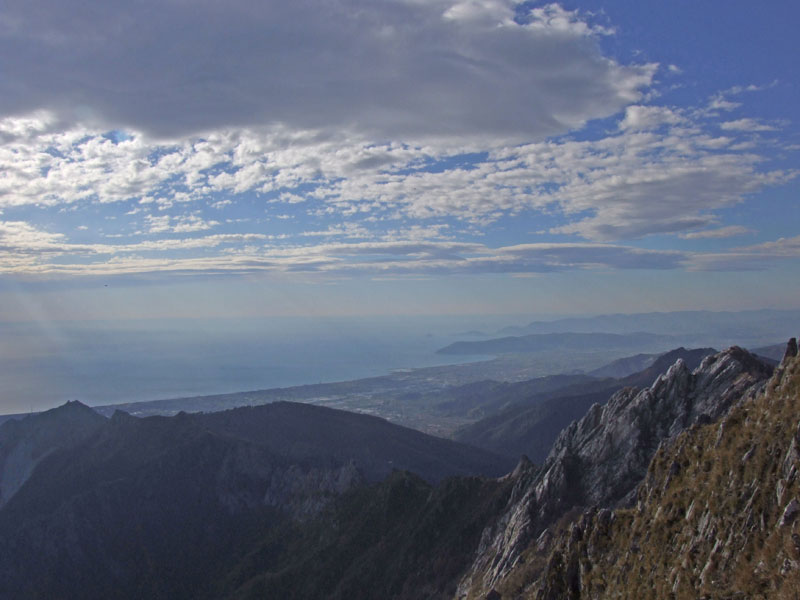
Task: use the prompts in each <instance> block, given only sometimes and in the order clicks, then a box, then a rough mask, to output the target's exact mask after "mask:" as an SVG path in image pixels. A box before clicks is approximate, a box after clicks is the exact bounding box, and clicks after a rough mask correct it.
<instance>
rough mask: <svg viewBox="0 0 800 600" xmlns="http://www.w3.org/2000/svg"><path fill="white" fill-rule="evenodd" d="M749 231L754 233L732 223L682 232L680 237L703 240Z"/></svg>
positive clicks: (732, 235) (743, 233)
mask: <svg viewBox="0 0 800 600" xmlns="http://www.w3.org/2000/svg"><path fill="white" fill-rule="evenodd" d="M748 233H753V230H752V229H748V228H747V227H742V226H741V225H730V226H728V227H717V228H715V229H704V230H702V231H690V232H689V233H682V234H681V236H680V237H682V238H683V239H685V240H702V239H719V238H729V237H734V236H737V235H745V234H748Z"/></svg>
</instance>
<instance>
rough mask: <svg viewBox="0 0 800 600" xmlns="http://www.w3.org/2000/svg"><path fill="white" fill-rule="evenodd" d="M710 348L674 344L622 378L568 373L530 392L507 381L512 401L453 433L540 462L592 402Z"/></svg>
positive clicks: (696, 359)
mask: <svg viewBox="0 0 800 600" xmlns="http://www.w3.org/2000/svg"><path fill="white" fill-rule="evenodd" d="M714 352H716V351H715V350H714V349H713V348H696V349H692V350H687V349H685V348H677V349H675V350H671V351H670V352H667V353H665V354H661V355H659V356H658V357H656V358H655V359H654V360H653V361H651V364H650V366H648V367H647V368H645V369H644V370H642V371H639V372H637V373H633V374H632V375H629V376H627V377H625V378H622V379H609V378H607V379H601V380H596V379H588V378H586V379H585V380H577V379H575V378H573V379H572V380H570V379H568V377H569V376H563V377H564V379H562V381H565V382H566V381H572V383H570V384H568V385H564V386H563V387H554V388H553V389H549V390H546V391H544V392H539V393H534V394H531V395H529V396H528V395H526V392H528V389H526V388H524V387H522V384H510V385H509V387H510V389H511V390H513V391H514V392H516V394H517V395H516V397H515V399H514V400H513V401H509V402H508V404H510V406H508V407H507V408H505V410H502V411H500V412H498V413H497V414H494V415H490V416H488V417H486V418H484V419H481V420H480V421H477V422H476V423H473V424H472V425H468V426H467V427H464V428H462V429H460V430H459V431H457V432H456V433H455V435H454V436H453V437H454V439H457V440H459V441H461V442H464V443H467V444H472V445H474V446H478V447H481V448H485V449H486V450H491V451H493V452H497V453H501V454H506V455H508V456H514V457H519V456H521V455H526V456H527V457H528V458H530V459H531V460H532V461H533V462H535V463H540V462H542V461H543V460H544V459H545V458H546V457H547V454H548V452H550V448H551V447H552V445H553V443H554V442H555V440H556V438H557V437H558V434H559V432H560V431H561V430H562V429H564V428H565V427H567V426H568V425H569V424H570V423H571V422H572V421H574V420H576V419H580V418H581V417H583V415H585V414H586V412H587V411H588V410H589V408H590V407H591V406H592V405H593V404H598V403H599V404H604V403H605V402H606V401H607V400H608V399H609V398H610V397H611V395H612V394H614V393H615V392H617V391H619V390H621V389H622V388H625V387H631V386H635V387H647V386H650V385H651V384H652V383H653V381H655V380H656V378H657V377H658V376H659V375H661V374H662V373H665V372H666V371H667V370H668V369H669V367H670V366H672V364H674V363H675V361H677V360H678V359H681V360H683V362H684V363H685V364H686V366H687V368H688V369H690V370H691V369H695V368H697V367H698V366H699V365H700V362H701V361H702V359H703V358H705V357H706V356H708V355H709V354H713V353H714ZM544 379H546V378H544ZM534 381H536V380H534ZM510 395H511V394H510V393H507V394H506V396H507V397H508V396H510Z"/></svg>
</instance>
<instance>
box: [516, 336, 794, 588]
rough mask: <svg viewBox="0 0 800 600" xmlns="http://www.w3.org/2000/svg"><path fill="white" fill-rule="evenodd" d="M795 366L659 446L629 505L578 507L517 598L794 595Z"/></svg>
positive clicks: (788, 362)
mask: <svg viewBox="0 0 800 600" xmlns="http://www.w3.org/2000/svg"><path fill="white" fill-rule="evenodd" d="M798 471H800V360H798V358H797V345H796V343H795V341H794V339H793V340H792V341H791V342H790V344H789V347H788V349H787V352H786V355H785V357H784V359H783V361H782V363H781V365H780V366H779V368H778V369H777V370H776V372H775V374H774V376H773V377H772V378H771V379H770V380H769V382H768V383H767V385H766V389H765V392H764V393H763V394H761V395H759V396H758V397H756V398H750V399H745V400H744V401H743V402H741V403H739V404H737V405H736V406H735V407H734V408H733V409H732V410H731V412H730V413H729V414H728V415H727V416H726V417H724V418H723V419H722V420H721V422H719V423H714V424H707V425H696V426H693V427H692V428H690V429H689V430H688V431H686V432H685V433H683V434H682V435H681V436H679V437H678V438H677V440H676V441H675V442H674V443H671V444H664V445H662V447H661V448H660V449H659V451H658V452H657V454H656V456H655V458H654V459H653V461H652V463H651V465H650V468H649V470H648V472H647V476H646V478H645V480H644V482H643V483H642V485H640V486H639V488H638V493H637V502H636V506H635V507H634V508H630V509H620V510H597V509H592V510H590V511H588V512H586V513H585V514H584V515H583V516H582V517H581V518H580V519H578V520H577V521H576V522H574V523H573V524H572V525H570V526H569V527H567V528H565V529H564V530H563V531H562V532H561V534H560V535H559V538H558V540H557V542H556V543H555V548H554V551H553V552H552V554H551V555H550V557H549V559H548V564H547V568H546V570H545V572H544V573H543V574H542V576H541V577H540V578H539V579H538V581H536V582H535V584H534V585H532V586H531V585H530V582H529V587H528V589H527V590H526V591H525V595H526V596H530V597H535V598H538V599H541V600H550V599H553V600H555V599H556V598H559V599H560V598H572V599H578V598H675V599H683V598H687V599H688V598H706V599H709V600H711V599H720V600H721V599H723V598H743V599H744V598H777V599H783V598H785V599H790V598H792V599H793V598H797V594H798V591H799V590H800V519H798V516H800V477H799V476H798Z"/></svg>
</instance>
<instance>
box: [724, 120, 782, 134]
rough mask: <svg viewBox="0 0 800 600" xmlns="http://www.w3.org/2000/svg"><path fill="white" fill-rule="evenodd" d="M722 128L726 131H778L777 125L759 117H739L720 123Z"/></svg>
mask: <svg viewBox="0 0 800 600" xmlns="http://www.w3.org/2000/svg"><path fill="white" fill-rule="evenodd" d="M719 127H720V129H724V130H725V131H777V127H774V126H772V125H767V124H766V123H762V122H761V121H758V120H757V119H746V118H745V119H737V120H735V121H726V122H724V123H721V124H720V126H719Z"/></svg>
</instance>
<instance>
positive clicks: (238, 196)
mask: <svg viewBox="0 0 800 600" xmlns="http://www.w3.org/2000/svg"><path fill="white" fill-rule="evenodd" d="M613 35H614V31H613V29H612V28H611V27H608V26H607V25H606V24H604V23H602V22H600V21H599V20H598V18H596V17H594V16H590V15H588V14H586V13H581V12H578V11H569V10H565V9H564V8H562V7H561V6H559V5H557V4H547V5H542V6H538V7H535V8H531V6H530V4H527V3H526V4H521V3H518V2H514V1H512V0H424V1H423V0H382V1H379V2H375V1H370V2H366V1H365V0H336V1H332V2H310V1H309V0H298V1H296V2H273V1H270V2H261V3H251V2H244V1H239V0H236V1H234V2H230V3H225V4H224V5H222V4H219V3H216V2H210V1H205V0H203V1H200V2H192V3H188V2H185V1H183V0H165V1H163V2H159V3H155V2H150V1H149V0H148V1H143V2H125V3H122V2H110V3H102V4H100V3H98V4H96V5H95V4H94V3H92V2H87V3H84V4H80V5H79V6H75V5H74V4H73V5H71V6H67V5H64V3H59V2H55V1H54V0H46V1H45V2H44V3H41V2H40V3H35V4H31V3H29V2H21V1H18V0H11V1H10V2H8V3H6V6H5V7H4V9H3V12H2V14H0V53H1V54H0V56H2V57H3V59H2V69H3V77H2V78H0V273H15V274H25V275H31V274H33V275H42V276H73V275H79V274H103V275H109V274H125V273H142V272H148V273H150V272H158V271H165V272H177V271H181V272H192V273H217V272H253V271H267V272H276V273H277V272H280V273H289V272H302V273H310V272H314V273H324V274H332V275H334V274H335V275H337V276H341V275H355V274H370V275H397V274H400V275H402V274H423V275H426V274H434V273H436V274H439V273H543V272H550V271H563V270H570V269H577V270H582V269H598V268H599V269H608V268H618V269H676V268H690V269H723V270H724V269H730V268H735V265H737V264H738V265H741V267H742V268H763V267H764V266H765V265H768V264H771V262H774V260H777V259H781V258H785V257H786V256H793V255H794V254H793V252H794V250H793V248H794V247H793V246H792V245H791V244H790V243H789V242H786V241H785V240H781V241H780V244H779V245H780V246H781V248H784V249H783V250H781V251H780V252H778V251H777V250H775V249H773V248H772V247H769V246H767V245H762V246H755V245H754V246H750V247H739V248H733V249H731V250H725V251H720V250H719V248H720V247H721V245H723V244H725V243H727V242H726V240H728V239H729V238H734V237H736V236H741V235H745V234H748V235H754V236H755V235H757V234H758V233H759V232H758V231H757V230H756V229H755V228H754V227H750V226H748V227H745V226H743V225H741V224H728V223H727V222H726V221H725V218H726V214H727V213H729V212H730V211H732V210H734V209H735V208H736V207H737V206H739V205H742V204H744V203H746V202H748V201H749V199H750V198H751V197H753V196H754V195H757V194H760V193H762V192H763V191H765V190H768V189H770V188H772V187H774V186H777V185H782V184H785V183H786V182H789V181H791V180H792V179H793V178H795V177H796V176H797V175H798V170H797V169H795V168H792V167H791V164H790V163H789V162H787V161H783V162H781V161H779V160H775V152H776V151H780V152H793V151H794V150H792V148H791V144H788V143H786V142H785V141H781V138H780V133H781V131H780V129H781V124H782V123H781V122H779V121H769V120H767V119H758V118H754V117H752V116H747V115H745V114H743V110H742V106H743V104H744V103H743V102H738V101H736V102H735V101H733V100H731V98H733V97H738V96H740V95H742V94H743V93H744V92H754V93H755V92H759V91H761V89H762V88H758V87H756V86H752V85H751V86H748V87H741V88H733V89H728V90H727V91H724V92H720V93H718V94H715V95H713V96H712V97H711V98H705V99H700V100H698V101H697V103H696V105H694V106H685V105H684V106H675V105H670V104H668V103H659V102H658V96H659V93H660V89H659V88H658V81H657V76H659V75H664V76H668V77H678V76H680V73H681V70H680V69H679V68H677V67H675V66H670V67H668V68H667V69H659V67H658V66H657V65H655V64H652V63H635V62H632V63H630V64H624V63H623V62H622V61H621V60H620V59H612V58H609V57H608V56H605V55H604V54H603V53H602V51H601V48H602V43H601V40H602V39H604V38H608V37H610V36H613ZM748 225H749V223H748ZM775 237H777V236H775ZM653 239H657V240H660V241H659V242H658V243H655V244H653V245H651V246H648V243H649V242H650V241H651V240H653ZM773 239H774V238H773ZM664 240H667V241H664ZM762 240H763V238H762ZM751 241H754V240H751ZM759 241H760V240H759ZM703 244H705V245H706V246H703ZM713 244H717V249H716V250H714V252H710V251H709V250H704V252H709V253H707V254H702V253H700V252H699V251H698V250H697V248H698V247H702V248H707V247H710V246H711V245H713ZM775 244H778V242H775ZM776 247H777V246H776ZM787 248H788V249H787Z"/></svg>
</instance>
